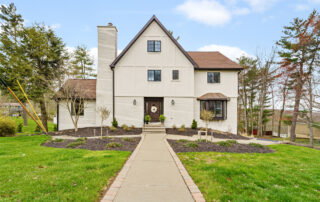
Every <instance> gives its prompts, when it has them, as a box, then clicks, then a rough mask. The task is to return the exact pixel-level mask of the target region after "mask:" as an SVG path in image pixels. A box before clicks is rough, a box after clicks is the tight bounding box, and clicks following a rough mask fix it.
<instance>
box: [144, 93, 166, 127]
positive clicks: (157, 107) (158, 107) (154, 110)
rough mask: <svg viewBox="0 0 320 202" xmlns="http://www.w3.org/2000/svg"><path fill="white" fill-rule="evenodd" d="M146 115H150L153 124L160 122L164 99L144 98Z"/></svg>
mask: <svg viewBox="0 0 320 202" xmlns="http://www.w3.org/2000/svg"><path fill="white" fill-rule="evenodd" d="M144 103H145V109H144V110H145V112H144V113H145V115H147V114H148V115H150V117H151V122H159V116H160V115H161V114H163V98H144Z"/></svg>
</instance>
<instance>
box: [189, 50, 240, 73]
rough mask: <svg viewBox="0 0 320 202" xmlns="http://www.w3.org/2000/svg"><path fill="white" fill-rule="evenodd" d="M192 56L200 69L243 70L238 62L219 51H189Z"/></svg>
mask: <svg viewBox="0 0 320 202" xmlns="http://www.w3.org/2000/svg"><path fill="white" fill-rule="evenodd" d="M188 54H189V55H190V57H191V58H192V59H193V61H195V62H196V63H197V64H198V69H199V70H202V69H203V70H241V69H242V67H240V66H239V65H238V64H237V63H235V62H233V61H232V60H230V59H229V58H227V57H226V56H224V55H223V54H221V53H220V52H217V51H212V52H200V51H199V52H198V51H190V52H188Z"/></svg>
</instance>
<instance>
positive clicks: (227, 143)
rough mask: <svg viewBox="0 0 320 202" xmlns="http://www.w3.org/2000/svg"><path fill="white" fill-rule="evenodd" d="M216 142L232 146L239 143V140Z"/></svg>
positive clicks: (224, 145)
mask: <svg viewBox="0 0 320 202" xmlns="http://www.w3.org/2000/svg"><path fill="white" fill-rule="evenodd" d="M216 144H217V145H220V146H223V147H230V146H231V145H232V144H238V142H237V141H236V140H227V141H221V142H216Z"/></svg>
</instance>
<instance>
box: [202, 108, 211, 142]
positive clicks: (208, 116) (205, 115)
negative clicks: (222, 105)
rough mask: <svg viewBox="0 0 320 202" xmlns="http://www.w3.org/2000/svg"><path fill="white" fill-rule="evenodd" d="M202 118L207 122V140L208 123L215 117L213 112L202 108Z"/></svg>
mask: <svg viewBox="0 0 320 202" xmlns="http://www.w3.org/2000/svg"><path fill="white" fill-rule="evenodd" d="M200 118H201V119H202V120H203V121H204V122H205V123H206V141H207V137H208V125H209V122H210V121H211V120H212V119H213V112H212V111H208V110H202V111H201V112H200Z"/></svg>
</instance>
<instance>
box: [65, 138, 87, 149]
mask: <svg viewBox="0 0 320 202" xmlns="http://www.w3.org/2000/svg"><path fill="white" fill-rule="evenodd" d="M84 143H86V138H78V139H76V140H75V141H74V142H71V143H69V144H68V145H67V147H70V148H75V147H77V146H79V145H82V144H84Z"/></svg>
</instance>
